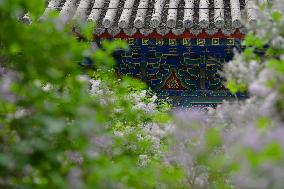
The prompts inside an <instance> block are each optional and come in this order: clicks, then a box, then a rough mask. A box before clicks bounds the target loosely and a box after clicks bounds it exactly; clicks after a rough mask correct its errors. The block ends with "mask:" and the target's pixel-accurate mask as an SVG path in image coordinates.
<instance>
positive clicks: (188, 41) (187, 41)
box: [182, 39, 191, 46]
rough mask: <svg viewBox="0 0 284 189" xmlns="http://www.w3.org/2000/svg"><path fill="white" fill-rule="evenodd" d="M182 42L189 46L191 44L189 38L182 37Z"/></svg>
mask: <svg viewBox="0 0 284 189" xmlns="http://www.w3.org/2000/svg"><path fill="white" fill-rule="evenodd" d="M182 44H183V45H184V46H190V45H191V42H190V39H182Z"/></svg>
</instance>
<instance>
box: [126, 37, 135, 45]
mask: <svg viewBox="0 0 284 189" xmlns="http://www.w3.org/2000/svg"><path fill="white" fill-rule="evenodd" d="M127 42H128V45H134V44H135V39H134V38H128V40H127Z"/></svg>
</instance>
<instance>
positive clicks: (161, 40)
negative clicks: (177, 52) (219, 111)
mask: <svg viewBox="0 0 284 189" xmlns="http://www.w3.org/2000/svg"><path fill="white" fill-rule="evenodd" d="M156 45H159V46H161V45H164V40H163V39H156Z"/></svg>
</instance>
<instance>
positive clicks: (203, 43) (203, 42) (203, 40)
mask: <svg viewBox="0 0 284 189" xmlns="http://www.w3.org/2000/svg"><path fill="white" fill-rule="evenodd" d="M197 45H198V46H204V45H205V39H197Z"/></svg>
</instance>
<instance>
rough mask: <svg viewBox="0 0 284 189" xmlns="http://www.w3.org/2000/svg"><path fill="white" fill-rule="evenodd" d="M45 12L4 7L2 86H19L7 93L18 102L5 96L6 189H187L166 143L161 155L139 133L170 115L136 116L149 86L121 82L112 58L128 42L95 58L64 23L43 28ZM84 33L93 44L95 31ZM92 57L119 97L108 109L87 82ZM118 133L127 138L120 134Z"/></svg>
mask: <svg viewBox="0 0 284 189" xmlns="http://www.w3.org/2000/svg"><path fill="white" fill-rule="evenodd" d="M44 5H45V1H40V0H29V1H26V0H4V1H3V0H2V1H0V20H1V28H0V65H1V67H4V68H5V70H7V71H8V74H7V75H6V76H4V75H3V77H2V78H1V82H3V83H4V82H5V81H6V80H9V81H10V80H11V83H10V84H9V87H8V89H7V91H5V92H8V93H9V94H11V95H10V96H9V95H8V96H7V95H6V96H5V94H4V93H3V94H2V93H1V92H2V91H0V95H1V98H0V152H1V153H0V188H3V189H5V188H25V189H26V188H27V189H28V188H42V189H44V188H108V189H109V188H154V187H158V186H160V185H161V184H163V185H164V186H163V188H165V187H166V188H180V187H179V180H181V177H182V174H181V171H180V170H179V169H177V168H175V167H172V166H170V165H166V164H164V163H163V162H162V161H161V156H160V155H159V154H157V150H163V149H166V148H165V146H166V143H162V144H161V147H159V148H158V149H155V148H153V147H152V146H153V142H152V140H150V139H148V138H147V137H148V135H149V134H148V133H146V132H145V131H144V130H142V129H141V127H139V125H140V124H141V123H145V122H155V121H162V120H166V121H167V120H169V118H168V116H167V114H166V112H165V111H158V110H157V111H155V113H154V115H153V116H150V115H147V114H145V113H143V112H142V111H140V110H136V109H135V108H134V107H133V106H134V105H133V103H132V102H131V101H130V100H129V98H128V95H129V93H130V92H131V91H133V90H137V91H139V90H141V89H144V88H145V85H144V84H142V83H140V82H138V81H136V80H133V79H130V78H122V79H117V77H116V75H115V71H114V69H113V66H114V65H115V61H114V58H113V57H112V56H111V54H112V52H113V51H114V50H116V49H118V48H126V45H125V43H123V42H121V41H115V42H104V44H103V48H102V49H98V50H97V51H96V52H95V53H92V51H91V50H90V49H89V45H88V43H85V42H84V43H83V42H78V40H77V39H76V38H75V37H74V35H72V34H71V28H70V27H68V26H63V25H62V23H61V22H60V20H59V19H57V18H56V17H50V18H49V19H48V20H46V21H45V22H37V21H36V20H37V19H38V16H40V14H41V13H42V12H43V7H44ZM24 11H27V12H29V15H30V16H31V17H32V18H33V23H32V24H31V25H25V24H23V23H21V22H20V21H18V15H22V13H23V12H24ZM78 27H79V28H80V31H81V32H82V34H83V35H84V36H85V38H86V39H91V35H92V30H93V27H92V26H90V25H86V24H83V25H79V26H78ZM85 56H91V57H92V58H93V60H94V62H95V71H93V70H89V71H87V72H88V73H89V75H90V77H92V78H94V79H100V80H102V81H103V85H104V88H105V89H108V90H109V91H111V93H110V94H105V95H104V97H105V98H106V99H108V100H109V101H108V103H106V104H105V105H102V104H101V103H100V100H101V99H100V97H98V96H95V95H90V92H89V83H88V82H86V81H83V80H82V79H80V77H81V74H82V70H81V69H80V68H79V67H78V65H77V63H78V62H79V61H81V60H82V59H83V58H84V57H85ZM10 72H11V75H12V76H11V77H10V76H9V74H10ZM4 77H6V78H4ZM5 79H6V80H5ZM113 96H115V97H116V98H115V100H114V101H112V100H111V97H113ZM145 100H147V99H145ZM161 104H162V103H161ZM161 106H162V105H161ZM118 109H121V110H122V111H117V110H118ZM161 109H164V108H161ZM153 117H154V118H153ZM126 128H131V131H130V132H128V133H127V132H126V131H125V129H126ZM118 131H122V132H124V133H126V134H125V135H124V137H119V136H116V135H114V133H115V132H118ZM138 134H142V135H144V136H145V137H144V139H143V140H138V137H137V135H138ZM133 146H134V147H135V149H132V148H131V147H133ZM141 155H146V156H147V158H148V163H147V165H145V166H141V165H140V164H139V161H140V157H144V156H141Z"/></svg>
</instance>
